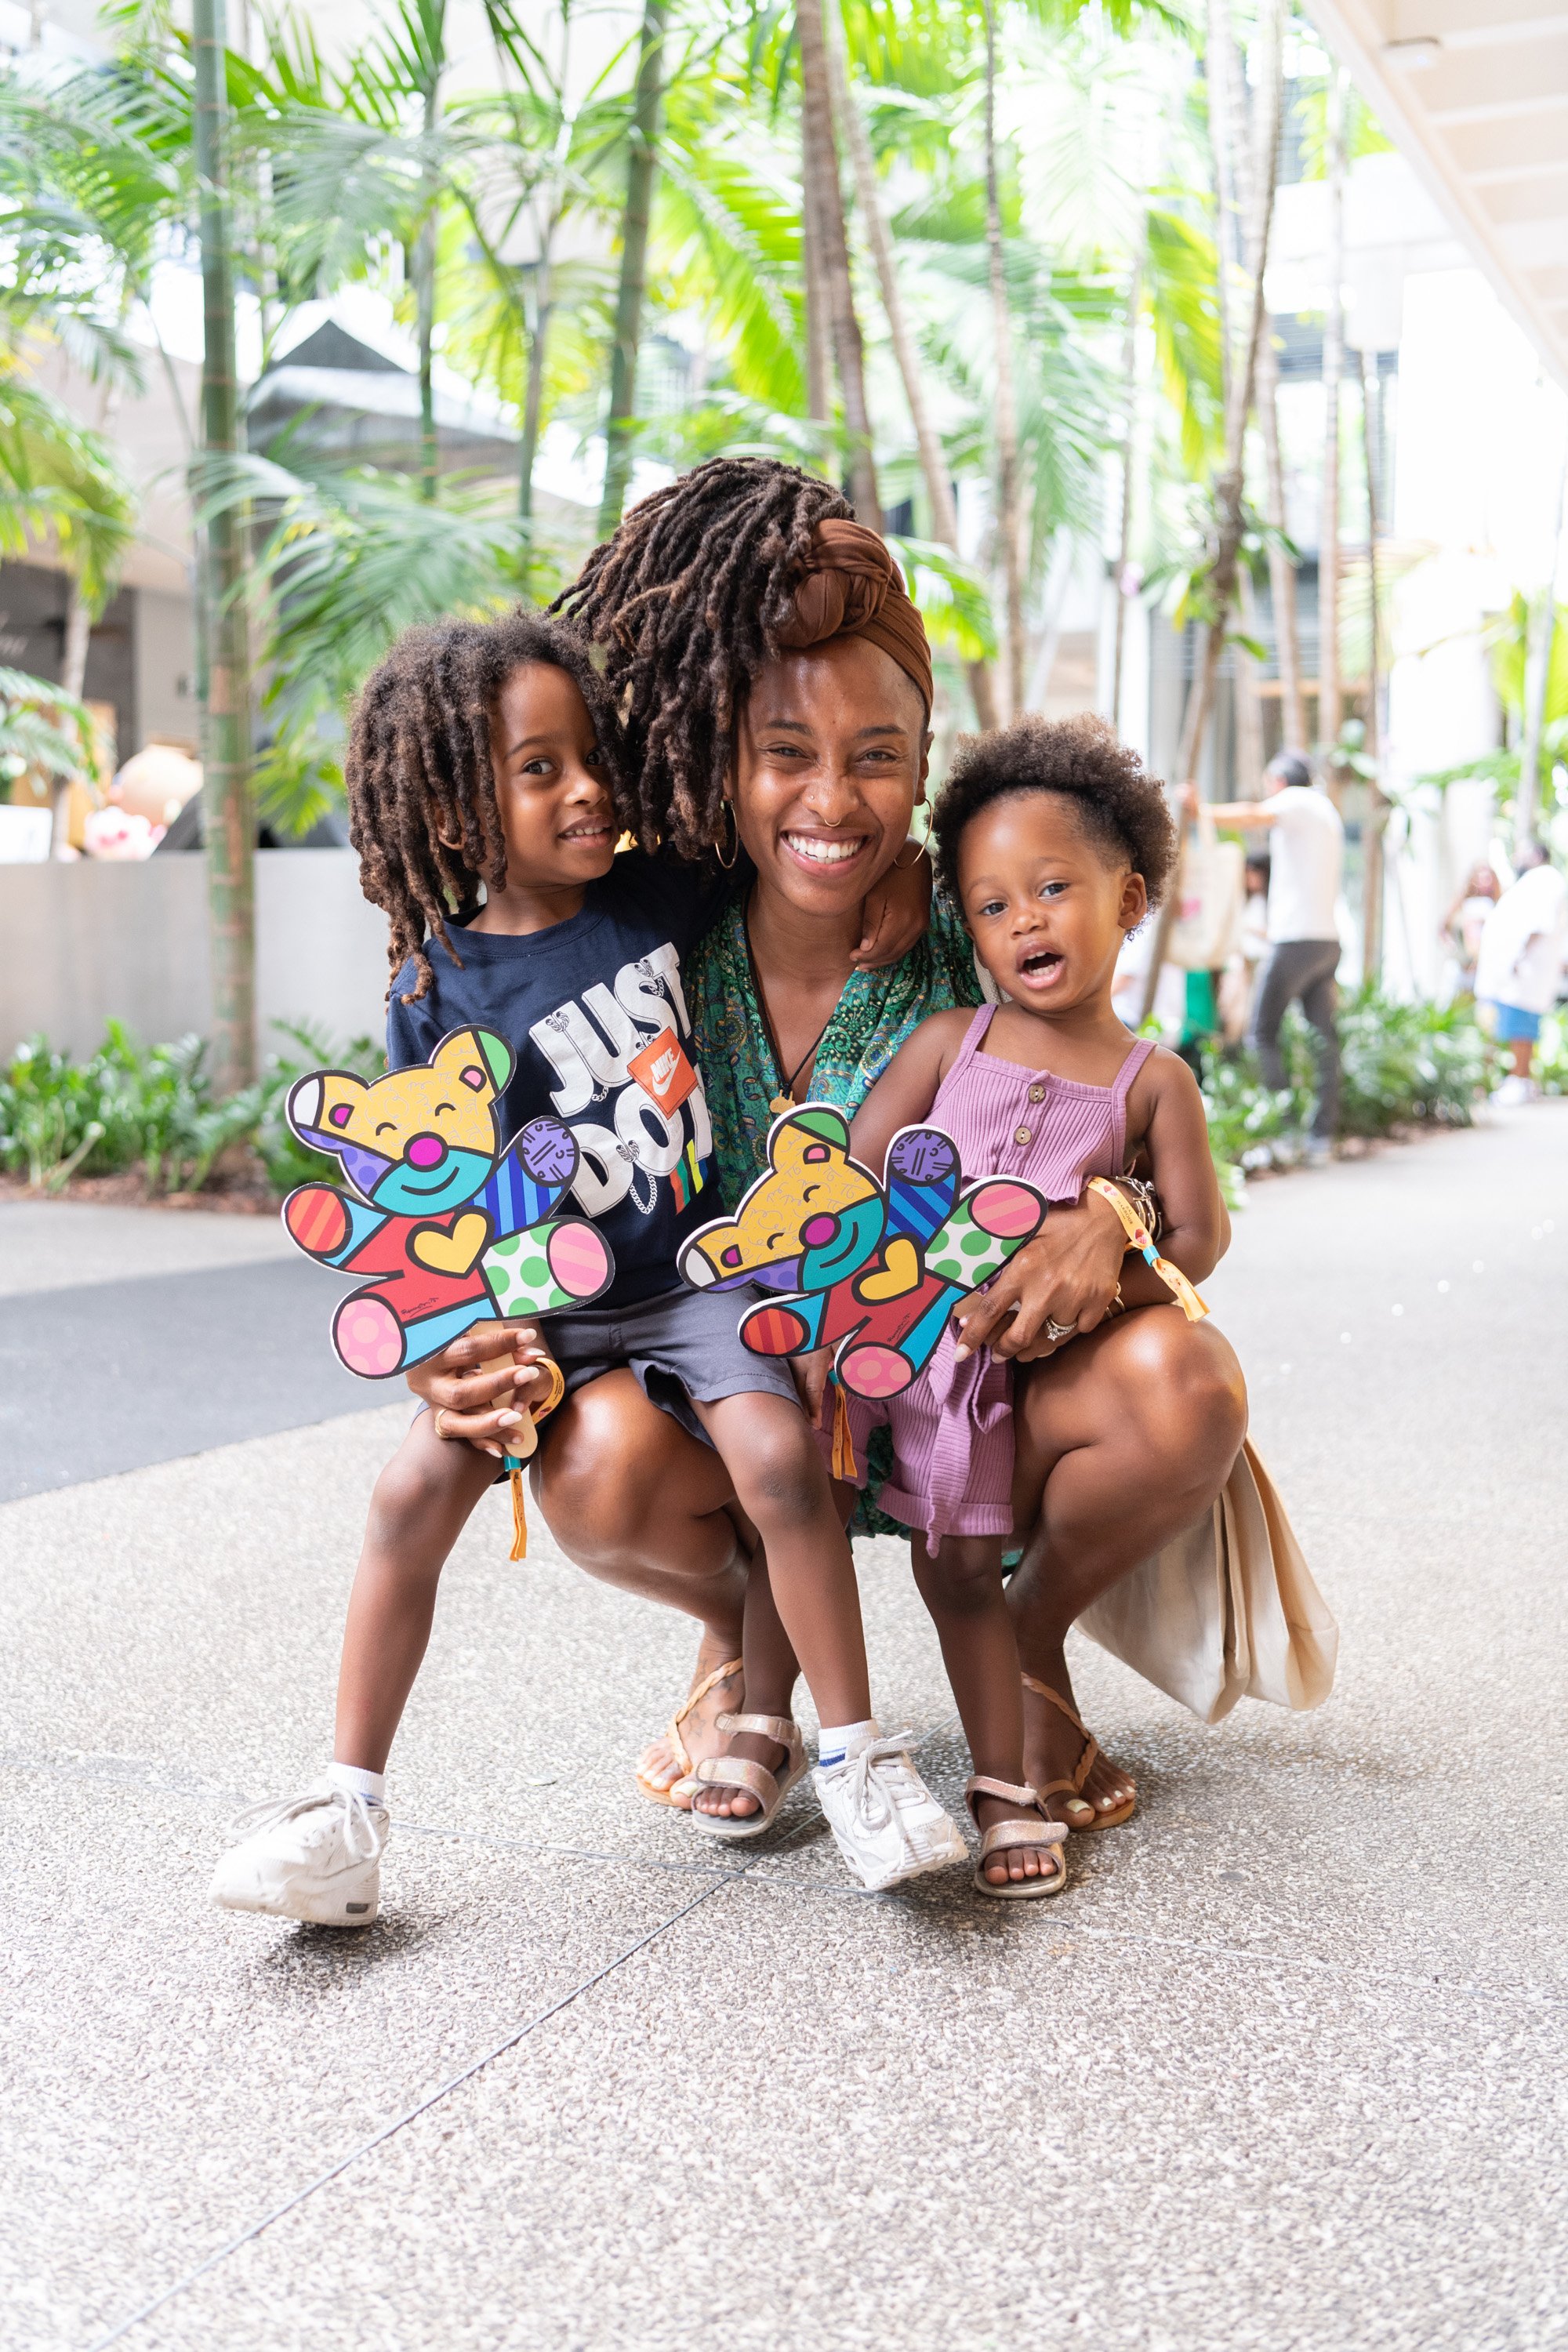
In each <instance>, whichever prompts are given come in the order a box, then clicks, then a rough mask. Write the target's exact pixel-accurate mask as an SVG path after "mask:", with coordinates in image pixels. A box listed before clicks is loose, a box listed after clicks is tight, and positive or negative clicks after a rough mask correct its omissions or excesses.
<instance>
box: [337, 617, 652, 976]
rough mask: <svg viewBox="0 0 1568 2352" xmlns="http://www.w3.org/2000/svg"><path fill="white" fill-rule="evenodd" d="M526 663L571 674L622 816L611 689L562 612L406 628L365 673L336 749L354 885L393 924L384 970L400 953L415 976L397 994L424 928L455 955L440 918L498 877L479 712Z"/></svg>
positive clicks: (421, 968)
mask: <svg viewBox="0 0 1568 2352" xmlns="http://www.w3.org/2000/svg"><path fill="white" fill-rule="evenodd" d="M524 662H542V663H545V664H547V665H548V666H549V667H551V668H552V669H559V670H564V671H565V673H566V675H567V677H569V678H571V679H572V681H573V682H574V685H575V686H576V688H577V689H578V691H579V693H580V694H581V695H582V697H583V699H584V702H585V703H586V704H587V706H588V713H589V716H590V717H591V719H593V721H594V725H595V729H596V730H597V731H598V739H599V748H600V750H601V751H603V753H604V755H605V769H606V779H607V781H608V782H609V786H610V791H611V794H612V796H613V798H614V800H615V803H616V814H617V815H618V817H619V818H620V821H621V822H622V824H626V823H628V822H629V821H630V815H631V811H630V803H629V799H628V795H627V792H626V777H625V770H624V765H623V762H622V761H621V757H620V751H619V733H618V730H617V729H616V724H615V720H614V717H613V714H612V712H611V709H610V706H609V699H608V697H607V696H606V694H605V688H604V686H603V684H602V683H601V681H600V678H599V677H598V675H597V673H596V671H595V667H594V665H593V662H592V660H591V658H590V656H589V652H588V648H587V646H586V645H585V644H584V641H583V639H582V637H581V636H580V635H578V633H577V632H576V630H574V628H573V627H572V626H571V625H570V624H569V623H567V622H564V621H553V620H548V619H546V618H545V617H544V616H543V615H542V614H538V613H526V612H521V611H520V612H516V613H508V614H504V615H502V617H500V619H498V620H494V621H442V622H439V623H437V625H435V626H434V627H430V628H418V629H409V630H407V631H405V634H404V635H402V636H401V637H399V638H398V640H397V643H396V644H395V646H393V648H392V651H391V652H390V653H389V654H388V655H387V656H386V659H385V660H384V662H383V663H382V664H381V666H380V667H379V668H378V669H375V670H374V671H373V672H372V673H371V675H370V677H368V678H367V679H366V680H365V683H364V687H363V691H362V692H361V694H360V698H359V700H358V701H357V703H356V704H355V705H354V709H353V717H352V719H351V720H350V723H349V743H348V752H347V756H346V757H345V759H344V761H343V782H344V784H345V786H346V788H347V793H348V803H349V839H350V841H351V842H352V843H353V845H354V847H355V848H356V849H357V850H358V851H359V877H360V887H361V889H362V890H363V892H364V895H365V897H366V898H368V899H369V900H370V902H371V904H372V906H374V907H380V908H383V909H384V912H385V914H386V917H387V919H388V922H389V923H390V925H391V937H390V939H389V940H388V942H387V950H386V955H387V962H388V964H389V966H390V967H391V971H392V974H393V977H394V978H395V976H396V975H397V973H398V972H399V971H401V970H402V969H403V966H404V965H405V963H406V962H407V961H408V959H409V957H410V956H412V957H413V959H414V964H415V969H416V972H417V974H418V980H417V982H416V986H415V988H414V990H413V992H412V994H411V995H409V996H407V997H405V999H404V1000H403V1001H404V1003H413V1002H414V1000H415V998H416V997H421V996H423V995H424V993H425V992H426V989H427V988H428V987H429V985H430V980H431V972H430V958H429V956H428V954H427V953H426V945H425V943H426V939H427V938H428V937H430V936H432V935H433V936H434V937H435V938H437V939H438V940H440V941H441V943H442V945H443V946H444V947H445V948H446V949H447V950H448V952H449V953H450V954H451V956H452V959H453V961H454V962H457V963H458V964H460V963H461V961H462V958H461V957H460V956H459V955H458V951H457V950H456V949H455V948H454V947H453V946H452V942H451V940H450V938H449V937H448V935H447V918H448V916H450V917H452V918H453V919H463V918H465V917H467V916H468V915H470V914H472V912H473V911H474V908H476V906H477V905H478V903H479V885H480V883H481V882H489V883H493V884H494V885H495V886H496V887H497V888H500V887H501V886H502V885H503V884H504V883H505V880H506V843H505V840H504V838H503V837H502V834H501V824H500V811H499V809H498V808H497V806H496V780H495V768H494V764H493V762H492V761H491V757H490V719H491V716H492V714H493V712H494V710H495V708H496V703H497V700H498V698H499V697H500V690H501V688H502V687H503V686H504V684H505V683H506V680H507V678H508V677H510V674H511V672H512V671H513V670H514V669H517V668H518V667H520V666H521V664H522V663H524Z"/></svg>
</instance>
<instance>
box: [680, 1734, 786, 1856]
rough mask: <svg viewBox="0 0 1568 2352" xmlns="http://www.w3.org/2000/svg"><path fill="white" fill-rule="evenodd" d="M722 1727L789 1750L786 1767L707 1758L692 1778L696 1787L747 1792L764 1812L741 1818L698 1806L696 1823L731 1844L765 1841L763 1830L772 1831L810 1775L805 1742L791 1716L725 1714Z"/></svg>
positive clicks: (735, 1758) (740, 1758) (693, 1818)
mask: <svg viewBox="0 0 1568 2352" xmlns="http://www.w3.org/2000/svg"><path fill="white" fill-rule="evenodd" d="M719 1728H720V1730H721V1731H722V1732H725V1733H731V1732H736V1731H743V1732H750V1733H751V1734H752V1737H753V1738H758V1739H772V1740H773V1741H774V1742H775V1743H776V1744H777V1745H778V1746H779V1747H780V1748H783V1749H784V1751H785V1752H784V1769H783V1770H782V1771H779V1772H770V1771H769V1770H768V1768H767V1766H766V1765H765V1764H753V1763H752V1759H751V1758H750V1757H749V1756H705V1757H704V1758H703V1759H702V1761H701V1763H700V1764H699V1766H698V1767H697V1769H696V1771H695V1772H694V1773H693V1775H692V1782H693V1786H694V1787H695V1788H700V1789H735V1790H744V1792H745V1794H746V1795H747V1796H748V1797H755V1799H756V1801H757V1802H758V1804H759V1805H760V1806H761V1808H762V1811H760V1812H755V1813H746V1814H744V1815H742V1817H741V1818H740V1819H737V1818H736V1816H735V1815H734V1814H733V1813H702V1812H699V1811H698V1810H697V1807H696V1806H695V1805H693V1806H692V1808H691V1825H692V1827H693V1828H694V1829H699V1830H701V1831H702V1832H704V1833H705V1834H706V1835H707V1836H709V1837H715V1838H727V1839H730V1840H731V1841H733V1840H736V1839H739V1838H754V1837H761V1836H762V1834H763V1831H764V1830H771V1829H772V1827H773V1823H774V1822H775V1821H777V1819H778V1816H779V1809H780V1807H781V1806H782V1805H783V1803H784V1799H785V1798H786V1797H787V1796H788V1795H789V1792H790V1790H792V1789H793V1788H794V1787H795V1782H796V1781H797V1780H800V1779H801V1778H802V1777H803V1775H804V1774H805V1769H806V1762H805V1741H804V1740H803V1739H802V1738H801V1736H800V1727H799V1725H798V1724H796V1723H795V1722H794V1721H793V1720H792V1719H791V1717H789V1716H787V1715H721V1717H719Z"/></svg>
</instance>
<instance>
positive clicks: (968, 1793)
mask: <svg viewBox="0 0 1568 2352" xmlns="http://www.w3.org/2000/svg"><path fill="white" fill-rule="evenodd" d="M977 1797H1000V1798H1001V1800H1002V1801H1003V1803H1004V1804H1008V1805H1028V1806H1030V1807H1032V1808H1033V1809H1034V1810H1035V1811H1037V1812H1038V1814H1039V1816H1040V1819H1039V1821H1038V1822H994V1823H993V1824H992V1826H991V1828H990V1829H988V1830H980V1859H979V1861H978V1862H977V1863H976V1864H975V1865H974V1884H975V1885H976V1886H978V1888H979V1889H980V1892H981V1893H982V1895H997V1896H999V1897H1000V1898H1001V1900H1002V1901H1003V1902H1005V1903H1032V1902H1033V1901H1034V1900H1035V1898H1036V1897H1037V1895H1059V1894H1060V1893H1061V1891H1062V1888H1063V1887H1064V1886H1065V1885H1067V1883H1068V1862H1067V1856H1066V1854H1065V1853H1058V1854H1056V1855H1054V1856H1053V1857H1052V1859H1053V1860H1054V1862H1055V1864H1056V1868H1055V1869H1054V1870H1042V1871H1041V1872H1040V1873H1039V1874H1038V1875H1037V1876H1036V1877H1034V1878H1005V1879H1003V1880H1002V1882H1001V1884H1000V1885H997V1884H996V1882H995V1881H994V1880H993V1879H989V1878H987V1877H986V1875H985V1865H986V1864H987V1863H988V1862H989V1861H991V1860H992V1858H993V1856H994V1855H996V1854H999V1853H1006V1852H1007V1851H1008V1849H1009V1848H1010V1847H1013V1846H1020V1845H1027V1846H1033V1847H1034V1848H1035V1850H1036V1852H1037V1853H1038V1852H1039V1851H1040V1849H1041V1848H1042V1847H1046V1846H1065V1845H1066V1843H1067V1842H1068V1833H1067V1826H1066V1823H1065V1822H1052V1821H1047V1819H1046V1813H1045V1807H1044V1806H1043V1805H1042V1804H1041V1803H1040V1800H1039V1795H1038V1792H1037V1790H1034V1789H1031V1788H1030V1786H1029V1784H1028V1782H1027V1781H1024V1782H1022V1783H1021V1784H1020V1785H1018V1786H1015V1784H1014V1783H1013V1782H1012V1781H1011V1780H990V1779H988V1778H987V1776H986V1775H985V1774H984V1772H974V1773H972V1774H971V1776H970V1778H969V1779H968V1780H966V1781H965V1782H964V1784H963V1801H964V1803H965V1804H966V1805H967V1806H968V1808H969V1817H970V1819H971V1821H973V1823H974V1826H975V1828H976V1829H977V1830H979V1829H980V1808H979V1806H978V1805H977V1804H976V1803H975V1799H976V1798H977Z"/></svg>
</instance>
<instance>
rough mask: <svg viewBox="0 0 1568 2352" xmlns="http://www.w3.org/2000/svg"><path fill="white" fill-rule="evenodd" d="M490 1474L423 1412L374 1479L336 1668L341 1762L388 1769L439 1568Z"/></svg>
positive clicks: (483, 1457) (482, 1459) (336, 1744)
mask: <svg viewBox="0 0 1568 2352" xmlns="http://www.w3.org/2000/svg"><path fill="white" fill-rule="evenodd" d="M495 1475H496V1465H495V1461H494V1459H493V1457H492V1456H491V1455H489V1454H479V1453H477V1452H476V1451H475V1449H474V1448H473V1447H472V1446H471V1445H460V1444H451V1443H449V1442H448V1441H447V1439H445V1438H441V1437H437V1434H436V1430H435V1424H434V1417H433V1415H431V1414H430V1413H427V1412H422V1413H420V1414H419V1416H418V1418H417V1419H416V1421H415V1423H414V1424H413V1426H412V1428H411V1429H410V1430H409V1432H408V1433H407V1435H406V1436H405V1438H404V1441H403V1443H402V1444H401V1445H400V1446H399V1447H398V1449H397V1451H396V1453H395V1454H394V1455H393V1457H392V1459H391V1461H390V1462H389V1463H388V1464H387V1465H386V1467H385V1469H384V1471H383V1472H382V1474H381V1475H380V1477H379V1478H378V1479H377V1480H376V1482H375V1491H374V1494H373V1495H372V1496H371V1502H370V1516H369V1517H368V1519H367V1520H366V1522H365V1531H364V1549H363V1551H362V1552H361V1553H360V1559H359V1566H358V1568H357V1569H356V1570H355V1571H354V1580H353V1591H352V1592H351V1593H350V1595H349V1613H348V1622H347V1624H346V1625H345V1626H344V1628H343V1654H342V1665H341V1666H340V1667H339V1669H338V1720H337V1731H336V1735H335V1738H334V1740H333V1746H332V1753H333V1755H334V1757H335V1758H336V1759H337V1761H338V1762H339V1763H340V1764H357V1765H359V1766H360V1767H361V1768H362V1769H363V1770H365V1771H367V1772H384V1771H385V1769H386V1759H387V1756H388V1754H389V1752H390V1750H391V1748H392V1742H393V1737H394V1735H395V1732H396V1729H397V1726H398V1723H399V1722H400V1720H401V1718H402V1715H403V1710H404V1708H405V1706H406V1705H407V1703H408V1694H409V1692H410V1691H411V1690H412V1689H413V1687H414V1677H415V1675H416V1674H417V1673H418V1672H419V1668H420V1664H421V1662H422V1661H423V1659H424V1656H425V1652H426V1648H427V1646H428V1644H429V1641H430V1624H431V1620H432V1619H433V1617H434V1615H435V1613H436V1588H437V1585H438V1584H439V1582H440V1580H441V1570H443V1569H444V1568H445V1566H446V1565H447V1554H448V1553H449V1552H450V1550H451V1549H452V1546H453V1545H454V1544H455V1543H456V1542H457V1540H458V1537H459V1536H460V1535H461V1534H462V1532H463V1529H464V1528H465V1527H467V1525H468V1520H469V1517H471V1516H472V1513H473V1509H474V1506H475V1504H476V1503H477V1502H478V1501H479V1496H481V1495H482V1494H483V1493H484V1491H485V1488H486V1487H487V1486H489V1484H490V1482H491V1480H492V1479H493V1478H494V1476H495Z"/></svg>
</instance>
